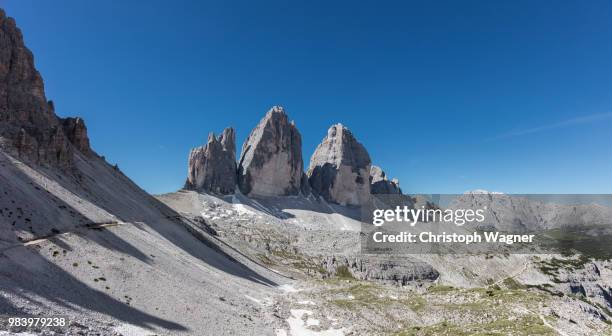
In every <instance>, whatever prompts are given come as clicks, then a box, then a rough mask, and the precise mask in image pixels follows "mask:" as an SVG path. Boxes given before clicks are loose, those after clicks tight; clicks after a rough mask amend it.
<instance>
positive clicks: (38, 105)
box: [0, 9, 90, 167]
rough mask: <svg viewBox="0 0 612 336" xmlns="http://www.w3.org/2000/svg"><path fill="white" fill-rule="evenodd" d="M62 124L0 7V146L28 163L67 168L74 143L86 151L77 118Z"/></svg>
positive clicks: (82, 128)
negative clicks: (67, 128)
mask: <svg viewBox="0 0 612 336" xmlns="http://www.w3.org/2000/svg"><path fill="white" fill-rule="evenodd" d="M78 120H80V119H78ZM67 124H68V125H69V126H71V125H72V126H73V127H69V128H70V131H68V133H66V131H65V128H64V125H63V121H62V120H60V119H59V118H58V117H57V116H56V115H55V111H54V108H53V104H52V103H51V102H47V99H46V97H45V90H44V84H43V80H42V77H41V76H40V74H39V73H38V71H37V70H36V68H35V67H34V57H33V56H32V53H31V52H30V50H28V49H27V48H26V47H25V45H24V43H23V36H22V34H21V31H20V30H19V28H17V26H16V25H15V20H13V19H12V18H9V17H6V15H5V13H4V11H3V10H2V9H0V147H1V148H3V149H4V150H6V151H7V152H9V153H12V154H13V155H17V156H19V157H20V158H22V159H24V160H26V161H28V162H32V163H38V164H48V165H52V166H59V167H68V166H70V165H71V164H72V154H73V149H74V147H75V146H76V148H78V149H79V150H85V151H86V152H88V153H89V150H90V149H89V140H88V139H87V131H86V127H85V124H84V123H83V121H82V120H80V121H76V120H68V121H67ZM71 141H73V142H74V143H75V146H72V145H71Z"/></svg>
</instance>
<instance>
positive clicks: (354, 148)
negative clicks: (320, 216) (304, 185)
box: [307, 124, 371, 205]
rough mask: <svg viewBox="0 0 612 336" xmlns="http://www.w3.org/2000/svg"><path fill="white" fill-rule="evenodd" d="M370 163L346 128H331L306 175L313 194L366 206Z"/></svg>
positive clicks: (343, 202)
mask: <svg viewBox="0 0 612 336" xmlns="http://www.w3.org/2000/svg"><path fill="white" fill-rule="evenodd" d="M370 162H371V161H370V155H369V154H368V152H367V150H366V149H365V147H364V146H363V145H362V144H361V143H359V142H358V141H357V140H356V139H355V137H354V136H353V133H351V131H350V130H349V129H348V128H346V127H345V126H343V125H342V124H336V125H333V126H331V127H330V128H329V130H328V131H327V136H326V137H325V138H324V139H323V141H322V142H321V144H319V146H318V147H317V149H316V150H315V152H314V154H313V155H312V157H311V159H310V167H309V168H308V173H307V174H308V179H309V181H310V186H311V188H312V191H313V193H315V194H318V195H320V196H322V197H323V198H325V199H326V200H327V201H329V202H334V203H338V204H342V205H362V204H365V203H367V202H368V201H369V199H370Z"/></svg>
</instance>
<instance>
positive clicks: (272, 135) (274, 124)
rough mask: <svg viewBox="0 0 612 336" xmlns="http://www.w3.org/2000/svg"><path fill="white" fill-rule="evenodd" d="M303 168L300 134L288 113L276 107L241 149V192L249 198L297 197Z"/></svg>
mask: <svg viewBox="0 0 612 336" xmlns="http://www.w3.org/2000/svg"><path fill="white" fill-rule="evenodd" d="M303 166H304V163H303V160H302V137H301V135H300V132H299V131H298V129H297V128H296V126H295V123H294V122H292V121H291V122H290V121H289V118H288V117H287V114H286V113H285V110H284V109H283V108H282V107H280V106H274V107H272V109H270V110H269V111H268V113H266V115H265V116H264V118H263V119H261V121H260V122H259V124H258V125H257V127H255V128H254V129H253V130H252V131H251V134H249V137H248V138H247V139H246V141H245V142H244V145H242V154H241V155H240V163H239V165H238V183H239V185H240V191H241V192H242V193H243V194H245V195H249V196H286V195H297V194H298V193H299V192H300V187H301V181H302V174H303V170H304V168H303Z"/></svg>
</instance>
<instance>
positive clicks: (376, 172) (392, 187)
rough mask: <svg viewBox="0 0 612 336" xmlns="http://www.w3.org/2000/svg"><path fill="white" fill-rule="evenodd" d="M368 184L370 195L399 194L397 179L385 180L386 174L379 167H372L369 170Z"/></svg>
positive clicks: (400, 191)
mask: <svg viewBox="0 0 612 336" xmlns="http://www.w3.org/2000/svg"><path fill="white" fill-rule="evenodd" d="M370 184H371V187H370V189H371V192H372V194H401V193H402V190H401V189H400V186H399V180H398V179H395V178H394V179H391V180H389V179H388V178H387V174H385V172H384V171H383V170H382V169H381V168H380V167H379V166H375V165H372V168H370Z"/></svg>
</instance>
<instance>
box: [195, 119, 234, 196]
mask: <svg viewBox="0 0 612 336" xmlns="http://www.w3.org/2000/svg"><path fill="white" fill-rule="evenodd" d="M188 165H189V167H188V172H187V182H186V183H185V188H186V189H194V190H200V191H209V192H213V193H217V194H224V195H227V194H233V193H234V191H235V189H236V135H235V131H234V129H233V128H226V129H225V130H223V133H222V134H221V135H220V136H219V137H218V138H217V137H216V136H215V135H214V134H213V133H211V134H210V135H209V136H208V142H207V143H206V145H204V146H201V147H197V148H194V149H192V150H191V153H190V154H189V164H188Z"/></svg>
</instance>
